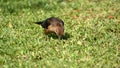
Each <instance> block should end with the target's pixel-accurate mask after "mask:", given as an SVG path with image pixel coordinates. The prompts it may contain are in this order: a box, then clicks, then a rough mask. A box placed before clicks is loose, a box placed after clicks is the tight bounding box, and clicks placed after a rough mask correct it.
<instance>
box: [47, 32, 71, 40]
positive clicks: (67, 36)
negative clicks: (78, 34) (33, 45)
mask: <svg viewBox="0 0 120 68" xmlns="http://www.w3.org/2000/svg"><path fill="white" fill-rule="evenodd" d="M48 37H52V38H53V39H58V36H57V35H56V34H55V33H52V34H49V35H48ZM68 38H70V34H68V33H65V34H64V35H63V36H62V37H61V40H67V39H68Z"/></svg>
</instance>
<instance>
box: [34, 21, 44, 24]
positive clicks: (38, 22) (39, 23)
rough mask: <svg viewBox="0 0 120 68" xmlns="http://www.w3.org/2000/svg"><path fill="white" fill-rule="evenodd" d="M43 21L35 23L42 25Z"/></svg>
mask: <svg viewBox="0 0 120 68" xmlns="http://www.w3.org/2000/svg"><path fill="white" fill-rule="evenodd" d="M42 23H43V22H41V21H39V22H35V24H38V25H41V24H42Z"/></svg>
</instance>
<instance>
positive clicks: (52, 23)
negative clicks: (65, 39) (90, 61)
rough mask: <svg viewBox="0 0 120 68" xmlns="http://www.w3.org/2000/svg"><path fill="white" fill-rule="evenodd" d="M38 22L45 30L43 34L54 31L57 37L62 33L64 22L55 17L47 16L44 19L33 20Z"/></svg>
mask: <svg viewBox="0 0 120 68" xmlns="http://www.w3.org/2000/svg"><path fill="white" fill-rule="evenodd" d="M35 23H36V24H40V25H41V26H42V27H43V28H44V31H45V34H46V35H48V34H50V33H55V34H56V35H57V36H58V38H59V39H61V37H62V35H64V22H63V21H62V20H61V19H59V18H56V17H50V18H47V19H46V20H44V21H39V22H35Z"/></svg>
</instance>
